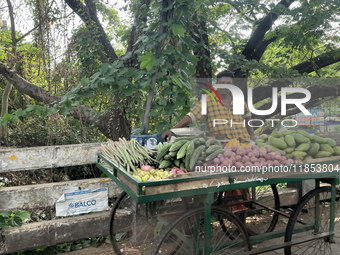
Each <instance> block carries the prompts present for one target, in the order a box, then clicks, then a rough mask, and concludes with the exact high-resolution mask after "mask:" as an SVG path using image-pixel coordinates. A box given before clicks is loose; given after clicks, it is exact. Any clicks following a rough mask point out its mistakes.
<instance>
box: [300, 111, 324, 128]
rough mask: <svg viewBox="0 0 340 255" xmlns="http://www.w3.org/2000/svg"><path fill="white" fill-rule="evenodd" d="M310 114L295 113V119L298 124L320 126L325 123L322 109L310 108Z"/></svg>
mask: <svg viewBox="0 0 340 255" xmlns="http://www.w3.org/2000/svg"><path fill="white" fill-rule="evenodd" d="M310 112H311V114H312V115H305V114H303V113H302V112H301V113H298V114H296V115H295V120H296V121H297V123H298V125H300V126H303V125H304V126H321V125H325V111H324V110H310Z"/></svg>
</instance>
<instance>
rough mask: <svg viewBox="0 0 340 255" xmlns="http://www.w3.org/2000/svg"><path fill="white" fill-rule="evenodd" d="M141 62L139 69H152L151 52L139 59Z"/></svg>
mask: <svg viewBox="0 0 340 255" xmlns="http://www.w3.org/2000/svg"><path fill="white" fill-rule="evenodd" d="M139 59H140V60H141V63H140V68H141V69H144V68H145V69H146V70H147V71H149V70H150V69H151V68H152V67H153V59H154V56H153V54H152V53H151V52H146V53H145V54H144V56H141V57H140V58H139Z"/></svg>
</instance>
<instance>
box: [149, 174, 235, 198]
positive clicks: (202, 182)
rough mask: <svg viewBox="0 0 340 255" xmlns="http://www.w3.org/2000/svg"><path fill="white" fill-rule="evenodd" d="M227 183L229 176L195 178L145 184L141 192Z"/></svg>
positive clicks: (157, 191) (173, 190)
mask: <svg viewBox="0 0 340 255" xmlns="http://www.w3.org/2000/svg"><path fill="white" fill-rule="evenodd" d="M190 174H191V173H190ZM227 184H229V177H228V176H225V177H219V178H212V179H206V180H195V181H188V182H182V183H171V184H163V185H157V186H146V187H145V189H144V190H143V194H144V195H154V194H159V193H167V192H175V191H183V190H192V189H197V188H208V187H212V186H215V187H219V186H221V185H227Z"/></svg>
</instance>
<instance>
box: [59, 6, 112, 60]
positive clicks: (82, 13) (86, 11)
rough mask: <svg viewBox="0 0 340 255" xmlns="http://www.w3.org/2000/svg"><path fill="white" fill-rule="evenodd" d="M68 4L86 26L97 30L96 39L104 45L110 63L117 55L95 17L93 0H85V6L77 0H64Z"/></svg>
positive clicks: (95, 10)
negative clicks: (97, 35)
mask: <svg viewBox="0 0 340 255" xmlns="http://www.w3.org/2000/svg"><path fill="white" fill-rule="evenodd" d="M65 1H66V3H67V4H68V6H69V7H70V8H71V9H72V10H73V11H74V12H75V13H77V15H78V16H79V17H80V18H81V19H82V21H83V22H84V23H85V24H86V26H88V27H95V28H96V30H97V31H98V32H99V37H98V40H99V42H100V43H101V44H102V45H103V46H104V52H105V54H106V55H107V57H108V59H109V60H110V63H112V62H113V61H115V60H116V59H117V58H118V56H117V55H116V53H115V51H114V49H113V47H112V45H111V43H110V41H109V39H108V37H107V35H106V33H105V31H104V29H103V27H102V25H101V23H100V22H99V20H98V17H97V9H96V6H95V3H94V2H93V0H86V1H85V3H86V6H85V5H83V4H82V3H81V2H80V1H78V0H65Z"/></svg>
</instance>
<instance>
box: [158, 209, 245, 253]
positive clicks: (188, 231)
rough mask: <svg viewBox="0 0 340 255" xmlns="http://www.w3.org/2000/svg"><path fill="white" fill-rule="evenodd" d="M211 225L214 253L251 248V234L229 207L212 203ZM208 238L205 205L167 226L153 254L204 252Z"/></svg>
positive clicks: (241, 250)
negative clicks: (206, 238)
mask: <svg viewBox="0 0 340 255" xmlns="http://www.w3.org/2000/svg"><path fill="white" fill-rule="evenodd" d="M210 226H211V241H210V243H211V253H210V254H234V253H235V254H236V253H237V252H244V251H249V250H250V249H251V248H250V247H251V246H250V241H249V236H248V234H247V231H246V229H245V228H244V226H243V224H242V222H241V221H240V220H239V219H238V218H237V217H236V216H235V215H234V214H232V213H231V212H229V211H228V210H226V209H223V208H220V207H217V206H212V208H211V223H210ZM226 230H227V231H228V232H226ZM229 233H230V234H229ZM230 235H232V238H230V237H231V236H230ZM204 237H205V236H204V208H200V209H194V210H191V211H189V212H187V213H186V214H184V215H182V217H180V218H179V219H178V220H176V222H175V223H173V224H171V225H169V226H168V227H167V228H166V229H164V231H163V232H162V234H161V235H160V236H159V238H158V239H157V241H156V243H155V246H154V251H153V253H152V254H154V255H156V254H162V255H174V254H176V255H181V254H183V255H189V254H190V255H196V254H203V253H204V244H205V241H204Z"/></svg>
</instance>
